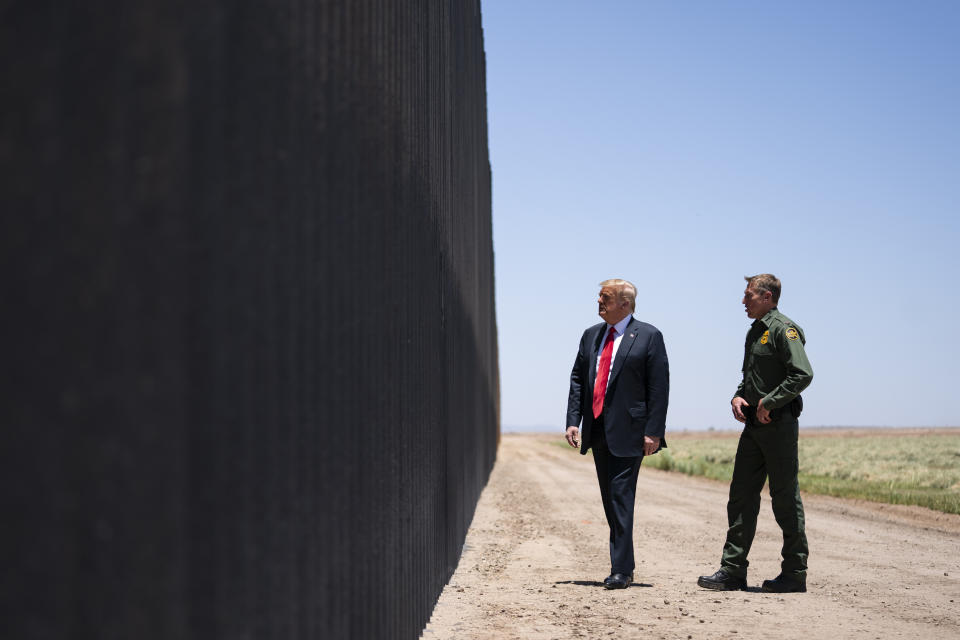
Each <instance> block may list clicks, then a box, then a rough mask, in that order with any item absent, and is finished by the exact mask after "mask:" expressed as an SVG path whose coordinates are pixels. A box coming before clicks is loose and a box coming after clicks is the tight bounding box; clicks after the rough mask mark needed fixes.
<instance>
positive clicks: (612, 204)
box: [482, 0, 960, 431]
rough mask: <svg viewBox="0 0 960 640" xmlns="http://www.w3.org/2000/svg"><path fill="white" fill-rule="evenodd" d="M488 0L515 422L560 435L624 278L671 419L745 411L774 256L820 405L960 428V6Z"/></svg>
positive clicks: (506, 423)
mask: <svg viewBox="0 0 960 640" xmlns="http://www.w3.org/2000/svg"><path fill="white" fill-rule="evenodd" d="M482 8H483V25H484V35H485V48H486V55H487V94H488V115H489V126H490V159H491V164H492V167H493V224H494V250H495V252H496V281H497V282H496V284H497V288H496V295H497V321H498V326H499V337H500V373H501V395H502V424H503V428H504V430H505V431H509V430H516V429H533V428H537V429H556V430H558V431H560V430H562V429H563V426H564V425H563V422H564V416H565V411H566V396H567V388H568V381H569V373H570V367H571V365H572V363H573V358H574V355H575V352H576V348H577V343H578V341H579V339H580V336H581V334H582V332H583V330H584V329H585V328H586V327H588V326H590V325H592V324H594V323H596V322H599V318H598V317H597V315H596V304H595V303H596V295H597V291H598V286H597V283H599V282H600V281H601V280H603V279H605V278H609V277H622V278H626V279H628V280H631V281H632V282H634V283H636V285H637V286H638V288H639V296H638V301H637V311H636V314H635V315H636V316H637V317H638V318H639V319H641V320H644V321H647V322H650V323H652V324H654V325H656V326H657V327H658V328H659V329H660V330H661V331H662V332H663V334H664V338H665V340H666V345H667V352H668V354H669V357H670V365H671V367H670V368H671V396H670V410H669V415H668V417H667V425H668V429H678V428H706V427H710V426H714V427H716V428H727V427H734V426H737V423H735V422H734V421H733V419H732V417H731V416H730V412H729V400H730V397H731V396H732V394H733V391H734V390H735V388H736V386H737V383H738V381H739V376H740V362H741V358H742V348H743V339H744V335H745V332H746V330H747V328H748V326H749V323H750V321H749V320H748V319H747V318H746V315H745V314H744V311H743V307H742V305H741V304H740V298H741V296H742V292H743V288H744V282H743V279H742V278H743V276H744V275H747V274H754V273H761V272H771V273H774V274H776V275H777V276H778V277H780V279H781V280H782V281H783V294H782V297H781V300H780V309H781V310H782V311H783V312H784V313H786V314H787V315H788V316H790V317H791V318H793V319H794V320H795V321H796V322H797V323H798V324H799V325H800V326H801V327H803V329H804V330H805V332H806V335H807V351H808V354H809V356H810V360H811V362H812V363H813V367H814V371H815V379H814V381H813V384H812V385H811V387H810V388H809V389H808V390H807V392H806V393H805V394H804V398H805V400H806V410H805V412H804V415H803V417H802V419H801V424H802V425H807V426H815V425H889V426H912V425H960V402H958V398H960V393H958V386H960V330H958V325H960V304H958V298H960V296H958V293H957V292H958V290H960V286H958V280H960V258H958V253H960V221H958V218H960V2H954V1H941V2H937V1H927V0H918V1H916V2H907V1H906V0H904V1H902V2H885V1H882V0H879V1H872V0H871V1H861V2H852V1H839V0H834V1H832V2H803V3H798V2H762V1H759V0H757V1H753V2H732V1H724V0H713V1H697V2H684V1H679V0H676V1H669V2H668V1H664V2H648V1H643V0H636V1H613V0H609V1H601V0H594V1H591V2H587V1H586V0H583V1H578V2H573V1H556V0H550V1H547V0H536V1H535V0H484V2H483V5H482Z"/></svg>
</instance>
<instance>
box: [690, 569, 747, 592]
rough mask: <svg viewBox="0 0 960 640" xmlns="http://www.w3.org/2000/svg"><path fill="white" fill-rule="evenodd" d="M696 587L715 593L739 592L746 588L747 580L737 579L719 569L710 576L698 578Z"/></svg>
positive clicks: (744, 578)
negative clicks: (711, 590)
mask: <svg viewBox="0 0 960 640" xmlns="http://www.w3.org/2000/svg"><path fill="white" fill-rule="evenodd" d="M697 585H699V586H701V587H703V588H704V589H713V590H715V591H740V590H743V589H746V588H747V578H746V577H743V578H738V577H736V576H731V575H730V574H729V573H727V572H726V571H724V570H723V569H720V570H719V571H717V572H716V573H715V574H713V575H712V576H700V577H699V578H697Z"/></svg>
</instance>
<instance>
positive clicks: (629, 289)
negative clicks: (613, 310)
mask: <svg viewBox="0 0 960 640" xmlns="http://www.w3.org/2000/svg"><path fill="white" fill-rule="evenodd" d="M604 287H609V288H611V289H613V291H614V293H616V294H617V299H618V300H626V301H627V302H629V303H630V311H631V312H633V311H635V310H636V308H637V288H636V287H635V286H633V283H632V282H630V281H629V280H621V279H620V278H611V279H609V280H604V281H603V282H601V283H600V288H601V289H602V288H604Z"/></svg>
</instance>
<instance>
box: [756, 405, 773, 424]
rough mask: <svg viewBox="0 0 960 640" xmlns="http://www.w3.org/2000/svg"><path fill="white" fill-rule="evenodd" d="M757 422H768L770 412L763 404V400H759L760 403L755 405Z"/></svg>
mask: <svg viewBox="0 0 960 640" xmlns="http://www.w3.org/2000/svg"><path fill="white" fill-rule="evenodd" d="M757 422H761V423H763V424H769V423H770V412H769V411H767V409H766V408H765V407H764V406H763V400H760V403H759V404H758V405H757Z"/></svg>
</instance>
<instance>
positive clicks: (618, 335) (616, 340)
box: [597, 315, 633, 378]
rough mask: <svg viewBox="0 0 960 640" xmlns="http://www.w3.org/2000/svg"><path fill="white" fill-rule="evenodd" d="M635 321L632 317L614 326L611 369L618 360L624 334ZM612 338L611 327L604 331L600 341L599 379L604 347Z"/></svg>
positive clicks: (598, 358) (598, 353)
mask: <svg viewBox="0 0 960 640" xmlns="http://www.w3.org/2000/svg"><path fill="white" fill-rule="evenodd" d="M631 319H633V316H632V315H629V316H627V317H626V318H624V319H623V320H621V321H620V322H618V323H617V324H615V325H613V328H614V329H615V332H614V334H613V336H614V337H613V353H611V354H610V367H611V368H613V361H614V360H616V359H617V349H619V348H620V342H621V340H622V338H623V332H624V331H626V330H627V325H628V324H629V323H630V320H631ZM608 337H610V325H609V324H608V325H607V326H606V327H605V328H604V330H603V340H601V341H600V349H599V350H598V351H597V378H599V377H600V356H601V355H602V354H603V347H604V346H606V344H607V338H608Z"/></svg>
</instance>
